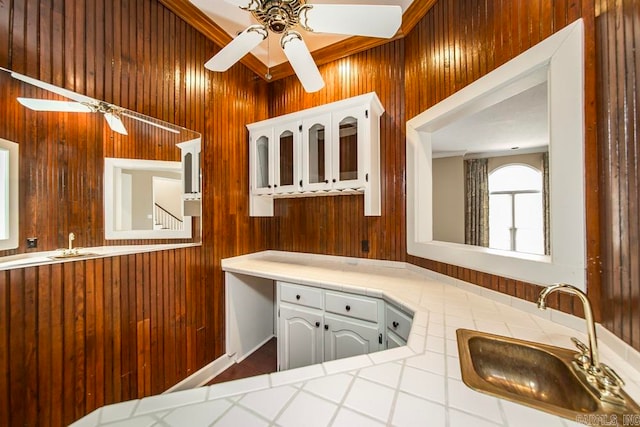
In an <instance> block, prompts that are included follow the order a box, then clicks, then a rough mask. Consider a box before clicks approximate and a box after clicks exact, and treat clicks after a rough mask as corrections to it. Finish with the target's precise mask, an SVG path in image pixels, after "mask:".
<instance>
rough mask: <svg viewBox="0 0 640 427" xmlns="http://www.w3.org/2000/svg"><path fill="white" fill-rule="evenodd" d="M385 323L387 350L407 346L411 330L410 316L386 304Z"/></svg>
mask: <svg viewBox="0 0 640 427" xmlns="http://www.w3.org/2000/svg"><path fill="white" fill-rule="evenodd" d="M385 323H386V325H387V331H386V335H387V340H386V341H387V348H395V347H402V346H404V345H407V339H408V338H409V331H410V330H411V316H410V315H408V314H407V313H405V312H404V311H401V310H400V309H398V308H396V307H394V306H392V305H389V304H387V307H386V310H385Z"/></svg>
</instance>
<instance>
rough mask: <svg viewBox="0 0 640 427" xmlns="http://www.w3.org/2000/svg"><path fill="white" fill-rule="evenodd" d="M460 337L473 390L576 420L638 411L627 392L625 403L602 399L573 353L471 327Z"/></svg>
mask: <svg viewBox="0 0 640 427" xmlns="http://www.w3.org/2000/svg"><path fill="white" fill-rule="evenodd" d="M457 338H458V352H459V355H460V366H461V370H462V379H463V381H464V383H465V384H466V385H468V386H469V387H471V388H473V389H475V390H478V391H481V392H484V393H488V394H491V395H494V396H497V397H502V398H505V399H508V400H511V401H514V402H517V403H521V404H525V405H528V406H531V407H534V408H536V409H540V410H543V411H546V412H550V413H552V414H555V415H560V416H563V417H566V418H569V419H573V420H576V417H577V416H579V415H585V414H628V413H633V414H635V413H637V412H636V411H638V410H640V408H638V406H637V405H636V404H635V402H633V400H631V398H630V397H628V396H626V394H625V397H626V398H627V399H626V401H627V405H626V407H625V406H621V405H613V404H610V403H607V402H603V401H601V400H600V399H599V398H598V397H597V395H596V394H595V393H594V392H593V390H592V388H591V386H590V385H589V384H588V381H587V380H586V378H584V377H583V378H581V373H580V372H577V371H576V369H575V368H574V367H573V365H572V363H573V359H574V356H575V355H576V352H575V351H572V350H568V349H565V348H561V347H555V346H549V345H545V344H540V343H534V342H528V341H523V340H518V339H514V338H509V337H503V336H499V335H493V334H488V333H484V332H478V331H471V330H468V329H458V330H457ZM620 419H621V420H622V417H620Z"/></svg>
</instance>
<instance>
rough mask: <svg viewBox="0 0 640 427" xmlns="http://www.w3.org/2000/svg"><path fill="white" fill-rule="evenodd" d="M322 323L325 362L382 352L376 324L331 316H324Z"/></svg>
mask: <svg viewBox="0 0 640 427" xmlns="http://www.w3.org/2000/svg"><path fill="white" fill-rule="evenodd" d="M324 322H325V324H324V329H325V335H324V360H325V361H329V360H335V359H342V358H344V357H351V356H358V355H361V354H369V353H373V352H374V351H379V350H382V332H381V330H380V326H379V324H378V323H371V322H363V321H360V320H356V319H348V318H344V317H342V316H334V315H331V314H325V315H324Z"/></svg>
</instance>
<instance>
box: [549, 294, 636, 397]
mask: <svg viewBox="0 0 640 427" xmlns="http://www.w3.org/2000/svg"><path fill="white" fill-rule="evenodd" d="M555 291H563V292H566V293H568V294H574V295H577V296H578V298H580V301H582V306H583V307H584V319H585V321H586V322H587V336H588V337H589V342H588V346H586V345H584V344H583V343H582V342H580V340H578V339H577V338H571V341H573V343H574V344H575V345H576V347H578V349H579V350H580V354H579V355H578V356H577V357H576V358H575V364H576V365H577V366H578V367H579V368H580V369H582V370H583V371H584V372H585V373H586V374H587V377H588V378H589V381H590V382H592V383H595V385H596V387H597V388H598V391H599V392H600V399H602V400H605V401H609V402H611V403H620V401H621V400H623V399H622V397H621V396H620V395H619V394H618V392H619V390H620V388H621V387H622V386H624V381H623V380H622V378H620V376H619V375H618V374H617V373H616V372H615V371H614V370H613V369H612V368H610V367H609V366H607V365H605V364H604V363H600V357H599V355H598V339H597V337H596V325H595V322H594V320H593V310H592V309H591V302H589V298H588V297H587V295H586V294H585V293H584V292H583V291H581V290H580V289H578V288H576V287H575V286H572V285H568V284H566V283H557V284H555V285H553V286H549V287H548V288H545V289H543V290H542V292H540V295H539V296H538V308H539V309H540V310H545V309H546V308H547V303H546V300H547V297H548V296H549V294H551V293H553V292H555Z"/></svg>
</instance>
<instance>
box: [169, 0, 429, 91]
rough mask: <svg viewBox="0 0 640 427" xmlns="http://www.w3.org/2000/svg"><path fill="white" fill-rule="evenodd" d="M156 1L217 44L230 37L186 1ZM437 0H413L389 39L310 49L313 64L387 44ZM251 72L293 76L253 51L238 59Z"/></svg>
mask: <svg viewBox="0 0 640 427" xmlns="http://www.w3.org/2000/svg"><path fill="white" fill-rule="evenodd" d="M159 1H160V3H162V4H163V5H165V6H166V7H167V8H169V9H170V10H171V11H172V12H173V13H175V14H176V15H178V16H179V17H180V18H182V19H183V20H185V21H186V22H187V23H188V24H190V25H191V26H192V27H194V28H195V29H196V30H198V31H199V32H201V33H202V34H203V35H204V36H205V37H207V38H208V39H209V40H211V41H213V42H214V43H215V44H216V45H218V46H221V47H222V46H226V45H227V44H228V43H229V42H230V41H231V40H232V37H231V36H230V35H229V34H227V33H226V32H225V31H224V30H223V29H222V28H220V27H219V26H218V24H216V23H215V22H213V21H212V20H211V18H209V17H208V16H207V15H205V13H204V12H202V11H201V10H200V9H198V8H197V7H195V6H194V5H193V3H191V2H190V1H189V0H159ZM436 2H437V0H414V1H413V3H411V5H410V6H409V7H408V8H407V10H406V11H405V12H404V13H403V15H402V24H401V26H400V30H399V31H398V33H397V34H396V35H395V37H393V38H391V39H379V38H374V37H361V36H354V37H349V38H348V39H344V40H341V41H339V42H337V43H334V44H332V45H330V46H327V47H324V48H321V49H317V50H315V51H313V52H311V55H312V56H313V59H314V60H315V61H316V64H318V65H323V64H327V63H329V62H333V61H336V60H338V59H341V58H345V57H347V56H349V55H353V54H356V53H359V52H363V51H365V50H368V49H371V48H374V47H376V46H380V45H383V44H386V43H389V42H391V41H393V40H398V39H401V38H403V37H404V36H405V34H408V33H409V32H410V31H411V30H412V29H413V27H415V26H416V24H417V23H418V22H419V21H420V19H422V17H423V16H424V15H425V14H426V13H427V12H428V11H429V9H431V8H432V7H433V5H434V4H435V3H436ZM240 62H241V63H242V64H244V65H245V66H246V67H247V68H249V69H250V70H251V71H253V72H254V73H256V74H257V75H258V76H259V77H260V78H262V79H264V80H267V79H266V77H265V75H266V74H267V71H269V73H270V74H271V79H269V80H268V81H275V80H279V79H283V78H285V77H289V76H292V75H294V72H293V68H291V65H290V64H289V63H288V62H284V63H282V64H278V65H276V66H275V67H273V68H270V69H267V66H266V65H265V64H263V63H262V62H261V61H260V60H259V59H258V58H256V57H255V56H254V55H253V54H248V55H246V56H245V57H244V58H242V59H241V60H240Z"/></svg>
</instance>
